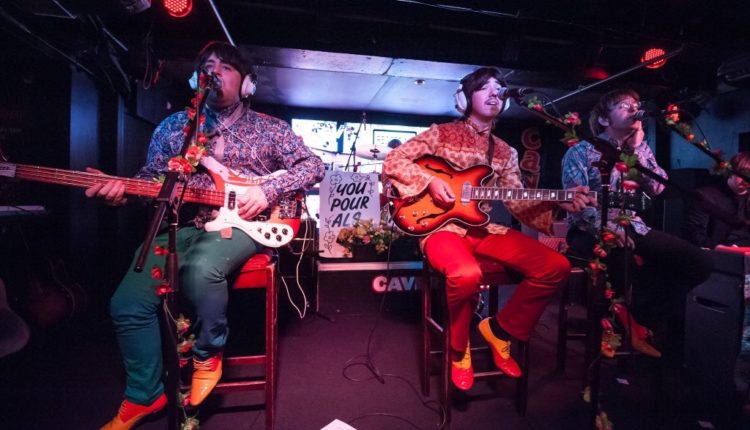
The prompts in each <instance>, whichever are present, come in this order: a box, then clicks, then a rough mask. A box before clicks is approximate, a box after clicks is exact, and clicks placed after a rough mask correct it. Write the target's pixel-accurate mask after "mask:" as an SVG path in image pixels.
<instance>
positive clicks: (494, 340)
mask: <svg viewBox="0 0 750 430" xmlns="http://www.w3.org/2000/svg"><path fill="white" fill-rule="evenodd" d="M490 318H494V317H488V318H485V319H483V320H482V321H480V322H479V333H481V334H482V337H483V338H484V340H486V341H487V343H488V344H489V345H490V349H491V350H492V359H493V360H494V361H495V366H497V368H498V369H500V370H502V371H503V373H505V374H506V375H508V376H509V377H511V378H520V377H521V367H519V366H518V363H516V360H514V359H513V357H511V356H510V340H503V339H500V338H498V337H495V335H494V334H493V333H492V329H491V328H490Z"/></svg>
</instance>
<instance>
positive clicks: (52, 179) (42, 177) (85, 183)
mask: <svg viewBox="0 0 750 430" xmlns="http://www.w3.org/2000/svg"><path fill="white" fill-rule="evenodd" d="M15 166H16V167H15V177H17V178H19V179H23V180H27V181H35V182H45V183H48V184H58V185H69V186H73V187H80V188H88V187H90V186H92V185H96V184H103V183H106V182H108V181H110V180H113V179H117V180H120V181H122V182H123V183H124V184H125V193H126V194H130V195H133V196H143V197H156V196H157V195H158V194H159V191H160V190H161V183H159V182H155V181H148V180H144V179H133V178H120V177H117V176H109V175H99V174H96V173H88V172H78V171H75V170H63V169H55V168H50V167H41V166H28V165H23V164H16V165H15ZM182 189H183V186H182V185H179V186H178V189H177V195H180V194H181V193H182ZM184 200H185V201H186V202H189V203H201V204H206V205H211V206H222V205H223V204H224V193H223V192H221V191H213V190H202V189H197V188H188V189H187V190H186V191H185V196H184Z"/></svg>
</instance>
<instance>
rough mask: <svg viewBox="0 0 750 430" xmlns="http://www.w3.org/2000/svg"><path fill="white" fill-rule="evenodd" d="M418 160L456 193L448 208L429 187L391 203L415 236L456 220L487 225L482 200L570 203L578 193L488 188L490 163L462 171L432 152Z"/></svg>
mask: <svg viewBox="0 0 750 430" xmlns="http://www.w3.org/2000/svg"><path fill="white" fill-rule="evenodd" d="M415 163H416V164H417V165H418V166H419V167H420V168H422V170H424V171H425V172H427V173H429V174H431V175H433V176H436V177H438V178H441V179H443V180H444V181H446V182H447V183H448V184H449V185H450V187H451V189H452V190H453V194H454V195H455V196H456V201H455V203H454V204H453V205H451V206H450V207H447V208H443V207H440V206H438V205H437V204H435V202H434V201H433V200H432V197H431V196H430V193H429V192H428V191H427V190H425V191H424V192H422V193H421V194H419V195H418V196H416V197H413V198H405V199H397V200H396V201H395V202H394V204H393V205H392V206H391V215H392V218H393V222H394V223H395V224H396V225H397V226H398V227H399V228H400V229H401V230H403V231H404V232H405V233H407V234H411V235H415V236H424V235H426V234H429V233H432V232H433V231H435V230H436V229H438V228H440V227H442V226H443V225H445V224H447V223H449V222H454V221H456V222H460V223H462V224H464V225H466V226H469V227H475V226H481V225H484V224H487V223H488V222H489V214H487V213H486V212H484V211H483V210H482V208H480V207H479V202H480V201H482V200H502V201H515V200H524V201H528V200H536V201H553V202H569V201H571V200H573V197H574V196H575V194H576V192H575V191H568V190H543V189H529V188H498V187H484V186H482V183H483V182H484V181H485V180H487V179H488V178H490V177H491V176H492V167H490V166H488V165H486V164H480V165H477V166H472V167H469V168H468V169H464V170H459V169H456V168H454V167H453V166H451V165H450V164H448V162H446V161H445V160H443V159H442V158H439V157H435V156H432V155H426V156H423V157H420V158H419V159H418V160H416V161H415ZM589 196H591V197H593V198H596V193H595V192H590V193H589Z"/></svg>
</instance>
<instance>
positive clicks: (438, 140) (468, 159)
mask: <svg viewBox="0 0 750 430" xmlns="http://www.w3.org/2000/svg"><path fill="white" fill-rule="evenodd" d="M487 133H488V132H483V133H478V132H477V131H476V130H475V129H474V128H472V127H471V126H470V125H469V124H467V123H466V122H463V121H455V122H452V123H446V124H439V125H435V124H433V125H432V126H431V127H430V128H429V129H427V130H425V131H424V132H422V133H420V134H418V135H417V136H415V137H413V138H411V139H409V140H408V141H407V142H406V143H404V144H403V145H401V146H399V147H398V148H396V149H394V150H392V151H391V152H390V153H389V154H388V156H387V157H386V159H385V163H384V164H383V174H384V175H386V176H387V177H388V179H389V180H390V181H391V183H392V184H393V185H394V186H395V187H396V189H397V190H398V192H399V194H400V196H401V197H402V198H407V197H413V196H416V195H419V194H421V193H422V192H424V191H426V189H427V186H428V185H429V182H430V180H431V179H432V175H430V174H429V173H427V172H425V171H424V170H422V169H421V168H420V167H419V166H418V165H417V164H415V163H414V161H413V160H416V159H418V158H420V157H422V156H423V155H435V156H438V157H440V158H443V159H445V160H447V161H448V162H450V163H451V164H453V165H454V166H455V167H457V168H459V169H466V168H468V167H471V166H475V165H477V164H487V152H488V151H489V141H488V135H487ZM492 137H493V139H494V140H495V150H494V154H493V157H492V168H493V169H494V171H495V174H494V176H493V177H492V178H490V179H489V180H488V181H487V182H486V183H485V184H484V185H485V186H496V187H506V188H523V183H522V182H521V172H520V170H519V168H518V152H517V151H516V150H515V149H514V148H512V147H511V146H509V145H508V144H507V143H505V142H504V141H503V140H502V139H500V138H498V137H496V136H492ZM504 203H505V206H506V207H507V208H508V210H509V211H510V213H511V214H513V216H515V217H516V218H517V219H518V220H519V221H521V222H522V223H524V224H527V225H529V226H531V227H533V228H536V229H537V230H540V231H542V232H545V233H549V232H550V229H551V226H552V218H553V211H554V208H555V205H554V204H553V203H550V202H533V201H513V202H504ZM482 207H483V209H485V210H488V209H489V204H488V203H487V202H483V206H482ZM481 228H483V229H484V230H486V231H487V232H489V233H492V234H504V233H505V232H506V231H508V227H506V226H503V225H499V224H493V223H490V224H487V225H486V226H484V227H481ZM437 231H451V232H454V233H457V234H459V235H460V236H465V235H466V233H467V232H468V229H467V228H466V227H465V226H463V225H461V224H457V223H453V222H450V223H447V224H446V225H444V226H443V227H441V228H439V229H437V230H435V232H437ZM433 233H434V232H433Z"/></svg>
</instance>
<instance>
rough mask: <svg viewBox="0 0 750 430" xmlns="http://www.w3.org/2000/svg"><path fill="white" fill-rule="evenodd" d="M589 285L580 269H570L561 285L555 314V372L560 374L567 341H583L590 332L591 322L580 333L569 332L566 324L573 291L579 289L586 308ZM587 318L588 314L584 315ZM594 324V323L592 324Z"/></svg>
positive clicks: (587, 277) (566, 352)
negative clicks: (565, 281)
mask: <svg viewBox="0 0 750 430" xmlns="http://www.w3.org/2000/svg"><path fill="white" fill-rule="evenodd" d="M589 283H590V280H589V276H588V274H587V273H586V271H585V270H583V269H581V268H580V267H572V268H571V270H570V278H568V282H567V283H566V284H565V285H563V287H562V293H561V295H560V307H559V309H558V314H557V371H558V372H560V373H562V372H564V371H565V364H566V362H567V358H568V340H571V339H573V340H580V341H585V340H586V335H587V333H588V332H589V331H590V328H591V327H590V325H591V324H592V322H591V321H588V320H587V321H586V328H585V329H584V330H580V331H571V330H570V328H569V326H568V323H569V322H570V319H569V318H568V310H569V309H570V307H571V306H572V305H573V300H572V298H571V295H572V292H573V290H574V289H579V290H581V291H583V292H584V294H582V295H583V297H584V302H583V305H584V306H586V303H587V302H588V294H589V293H590V289H589V288H588V286H589ZM586 315H587V317H588V312H587V313H586ZM594 323H596V322H594Z"/></svg>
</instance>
